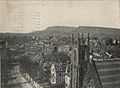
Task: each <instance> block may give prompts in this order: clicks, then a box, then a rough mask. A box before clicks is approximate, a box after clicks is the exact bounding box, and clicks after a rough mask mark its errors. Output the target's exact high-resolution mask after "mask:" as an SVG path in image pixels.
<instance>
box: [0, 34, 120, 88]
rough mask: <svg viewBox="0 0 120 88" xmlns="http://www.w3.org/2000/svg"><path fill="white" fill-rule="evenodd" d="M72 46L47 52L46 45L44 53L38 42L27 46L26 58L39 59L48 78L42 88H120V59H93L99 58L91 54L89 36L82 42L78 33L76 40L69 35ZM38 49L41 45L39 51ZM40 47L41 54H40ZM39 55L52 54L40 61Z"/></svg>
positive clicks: (96, 54)
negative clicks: (28, 56) (29, 56)
mask: <svg viewBox="0 0 120 88" xmlns="http://www.w3.org/2000/svg"><path fill="white" fill-rule="evenodd" d="M71 42H72V44H71V45H63V46H59V47H52V48H51V49H50V48H49V47H50V44H48V45H46V46H48V48H46V49H45V48H44V46H45V44H44V43H37V42H34V43H33V44H34V45H30V46H29V49H28V50H29V52H26V53H25V55H28V54H30V55H32V56H35V57H32V58H33V59H35V58H38V59H39V62H38V63H39V65H40V67H41V69H42V70H41V71H44V72H43V73H44V74H47V75H48V76H46V75H45V76H46V77H47V79H48V80H47V82H46V83H48V84H47V86H46V84H45V83H44V84H40V85H42V87H43V88H119V87H120V79H119V78H120V76H119V71H120V59H119V58H114V59H113V58H111V54H109V53H108V52H105V54H106V55H108V56H110V57H109V59H107V60H105V59H104V58H102V59H96V58H95V56H96V57H97V56H98V57H99V54H98V53H95V52H94V51H92V49H91V47H90V46H91V40H90V37H89V34H88V35H87V38H84V35H83V34H82V36H80V34H79V33H78V35H77V40H76V38H75V37H74V34H72V39H71ZM94 42H95V41H94ZM4 44H5V48H7V46H8V43H7V42H5V43H4ZM4 44H3V45H4ZM95 44H96V43H95ZM38 45H40V47H39V48H38ZM41 46H42V50H39V49H40V48H41ZM49 49H50V50H49ZM41 51H52V52H42V54H41V55H42V56H41V57H40V53H39V52H41ZM1 52H2V51H1ZM27 53H28V54H27ZM41 58H42V59H41ZM38 70H39V69H38ZM111 75H112V76H111ZM38 76H39V75H38Z"/></svg>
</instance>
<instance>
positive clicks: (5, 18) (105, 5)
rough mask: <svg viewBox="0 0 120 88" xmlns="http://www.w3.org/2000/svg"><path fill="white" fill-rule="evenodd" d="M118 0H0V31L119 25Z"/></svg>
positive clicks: (117, 26)
mask: <svg viewBox="0 0 120 88" xmlns="http://www.w3.org/2000/svg"><path fill="white" fill-rule="evenodd" d="M119 12H120V9H119V0H84V1H83V0H79V1H72V0H71V1H69V0H66V1H37V0H36V1H23V0H22V1H14V0H13V1H12V0H11V1H0V32H32V31H37V30H44V29H45V28H47V27H48V26H73V27H78V26H100V27H112V28H120V19H119V18H120V15H119Z"/></svg>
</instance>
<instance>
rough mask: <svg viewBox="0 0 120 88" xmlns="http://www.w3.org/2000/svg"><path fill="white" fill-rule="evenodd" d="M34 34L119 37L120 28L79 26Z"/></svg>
mask: <svg viewBox="0 0 120 88" xmlns="http://www.w3.org/2000/svg"><path fill="white" fill-rule="evenodd" d="M32 33H33V34H38V35H39V34H41V33H47V34H53V33H55V34H61V35H62V34H64V35H67V34H71V33H84V34H86V33H90V35H91V36H99V37H119V36H120V29H118V28H107V27H89V26H79V27H68V26H50V27H48V28H46V29H45V30H43V31H34V32H32Z"/></svg>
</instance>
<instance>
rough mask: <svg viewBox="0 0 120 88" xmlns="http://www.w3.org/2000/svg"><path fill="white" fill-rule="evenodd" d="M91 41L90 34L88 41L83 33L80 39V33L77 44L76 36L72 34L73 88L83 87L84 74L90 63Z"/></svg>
mask: <svg viewBox="0 0 120 88" xmlns="http://www.w3.org/2000/svg"><path fill="white" fill-rule="evenodd" d="M89 40H90V39H89V33H88V36H87V39H85V38H84V36H83V33H82V37H81V38H80V34H79V33H78V40H77V42H76V41H75V37H74V34H72V51H73V54H72V57H71V88H80V87H82V85H83V79H84V74H85V72H86V70H87V63H88V62H89V51H90V44H89ZM86 42H87V43H86Z"/></svg>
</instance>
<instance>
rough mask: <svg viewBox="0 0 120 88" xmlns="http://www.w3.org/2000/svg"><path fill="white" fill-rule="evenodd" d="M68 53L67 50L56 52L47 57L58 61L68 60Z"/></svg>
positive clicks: (46, 56)
mask: <svg viewBox="0 0 120 88" xmlns="http://www.w3.org/2000/svg"><path fill="white" fill-rule="evenodd" d="M67 58H69V57H68V55H67V54H66V53H65V52H55V53H49V54H46V55H45V59H48V60H50V61H56V62H66V60H67Z"/></svg>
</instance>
